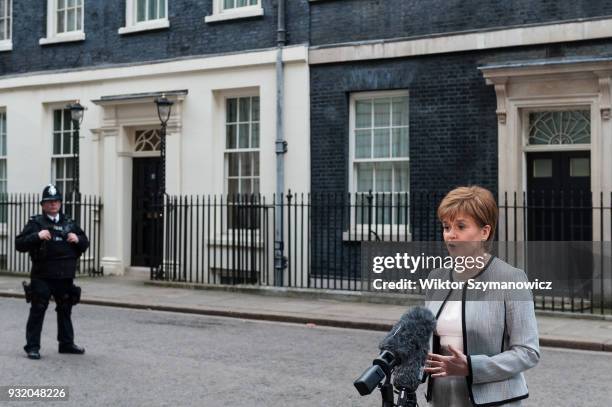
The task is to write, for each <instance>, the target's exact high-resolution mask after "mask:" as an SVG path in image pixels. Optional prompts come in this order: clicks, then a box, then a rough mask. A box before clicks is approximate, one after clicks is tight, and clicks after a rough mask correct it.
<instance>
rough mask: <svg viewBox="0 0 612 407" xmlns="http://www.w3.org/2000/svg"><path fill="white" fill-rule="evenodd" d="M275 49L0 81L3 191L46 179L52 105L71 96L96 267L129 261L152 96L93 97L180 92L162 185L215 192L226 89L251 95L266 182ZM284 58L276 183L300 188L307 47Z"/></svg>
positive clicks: (119, 269)
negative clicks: (79, 111) (134, 193)
mask: <svg viewBox="0 0 612 407" xmlns="http://www.w3.org/2000/svg"><path fill="white" fill-rule="evenodd" d="M275 59H276V51H275V50H265V51H259V52H251V53H245V54H239V55H236V54H232V55H226V56H215V57H208V58H199V59H189V60H182V61H173V62H166V63H157V64H147V65H140V66H126V67H116V68H105V69H95V70H89V71H73V72H57V73H46V74H39V75H29V76H15V77H8V78H7V77H5V78H2V79H0V109H3V110H5V111H6V113H7V135H8V141H7V149H8V162H7V166H8V192H38V191H40V190H42V187H43V186H44V185H45V184H46V183H48V182H49V181H50V179H51V152H52V129H53V117H52V111H53V109H55V108H61V107H63V106H65V105H66V104H68V103H71V102H73V101H75V100H80V103H81V104H82V105H84V106H85V107H86V108H87V110H86V112H85V116H84V120H83V123H82V126H81V142H80V147H81V154H80V157H81V158H80V176H81V192H82V193H83V194H95V195H101V196H102V197H103V203H104V217H103V222H104V224H103V229H102V230H103V231H104V238H103V243H102V258H103V265H104V266H105V273H107V274H108V273H111V274H112V273H118V274H120V273H123V272H124V270H125V269H126V267H129V266H130V264H129V261H130V239H129V237H130V233H131V226H130V222H131V206H132V201H131V188H132V157H133V145H132V144H133V142H132V140H130V138H129V136H130V135H131V133H130V131H132V130H133V129H134V128H135V127H143V126H144V127H146V126H152V127H156V126H159V120H158V118H157V113H156V108H155V104H154V103H153V100H152V98H149V99H146V98H145V99H141V100H132V101H130V102H129V103H128V102H97V103H94V102H93V101H99V100H100V99H101V98H103V97H108V96H116V95H128V94H139V93H148V92H159V91H171V90H182V89H185V90H187V91H188V94H187V95H185V96H184V97H181V98H179V99H182V100H177V101H176V103H175V107H174V108H173V115H172V118H171V120H170V122H169V127H168V138H167V161H166V162H167V169H166V171H167V192H168V193H169V194H222V193H225V185H224V177H225V175H224V155H223V151H224V143H225V132H224V117H225V116H224V109H225V106H224V103H223V97H224V96H226V95H240V94H243V93H244V92H251V93H252V92H254V93H256V94H259V96H260V182H261V187H260V189H261V192H262V193H265V194H270V195H271V194H272V193H273V192H274V190H275V153H274V149H275V147H274V139H275V136H276V76H275V65H274V62H275ZM283 59H284V61H285V116H284V122H285V137H286V140H287V141H288V144H289V147H288V148H289V151H288V153H287V154H286V158H285V163H286V164H285V166H286V175H285V185H286V189H288V188H291V189H292V190H293V191H299V192H308V191H309V188H310V140H309V139H310V137H309V134H310V115H309V73H308V63H307V48H306V47H305V46H298V47H290V48H287V49H286V50H285V51H284V58H283Z"/></svg>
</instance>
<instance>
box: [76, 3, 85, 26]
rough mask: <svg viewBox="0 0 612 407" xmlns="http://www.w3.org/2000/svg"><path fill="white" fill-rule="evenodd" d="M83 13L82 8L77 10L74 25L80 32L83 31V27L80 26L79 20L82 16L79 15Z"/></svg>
mask: <svg viewBox="0 0 612 407" xmlns="http://www.w3.org/2000/svg"><path fill="white" fill-rule="evenodd" d="M82 13H83V9H82V8H80V7H79V8H78V9H77V16H76V25H77V30H81V29H83V27H82V26H81V20H82V16H81V14H82Z"/></svg>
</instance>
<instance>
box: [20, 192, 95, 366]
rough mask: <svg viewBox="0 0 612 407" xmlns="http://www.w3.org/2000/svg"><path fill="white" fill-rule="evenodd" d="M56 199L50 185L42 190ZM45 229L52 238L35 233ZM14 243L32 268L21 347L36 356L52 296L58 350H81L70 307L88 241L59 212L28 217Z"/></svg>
mask: <svg viewBox="0 0 612 407" xmlns="http://www.w3.org/2000/svg"><path fill="white" fill-rule="evenodd" d="M49 200H59V201H61V194H60V193H59V192H58V191H57V189H55V187H53V186H47V187H46V188H45V189H44V191H43V200H42V201H41V204H42V202H44V201H49ZM44 229H46V230H48V231H49V232H50V234H51V240H41V239H40V238H39V237H38V232H40V231H41V230H44ZM68 233H74V234H75V235H77V237H78V239H79V241H78V243H69V242H68V241H67V237H68ZM15 246H16V248H17V250H18V251H20V252H29V253H30V259H31V261H32V269H31V302H32V306H31V308H30V316H29V318H28V323H27V326H26V342H27V343H26V346H24V350H25V351H26V352H27V353H28V356H29V357H31V352H32V351H33V352H34V353H35V354H34V355H33V356H34V357H33V358H38V357H40V355H38V351H39V349H40V335H41V331H42V326H43V320H44V318H45V311H46V310H47V307H48V305H49V299H50V298H51V296H53V298H54V299H55V303H56V308H55V310H56V312H57V326H58V330H57V340H58V341H59V351H60V352H62V351H64V352H67V353H83V352H82V351H83V350H82V349H80V348H78V347H76V346H75V345H74V330H73V328H72V320H71V318H70V316H71V312H72V306H73V305H74V304H75V303H76V302H78V297H80V289H79V288H78V287H75V286H74V284H73V279H74V277H75V273H76V266H77V261H78V259H79V257H80V256H81V254H82V253H83V252H84V251H85V250H87V248H88V247H89V240H88V239H87V236H86V235H85V233H84V232H83V231H82V230H81V228H79V226H78V225H77V224H76V222H75V221H73V220H72V219H70V218H69V217H67V216H65V215H64V214H63V213H61V212H60V213H59V219H58V221H57V222H54V221H53V220H51V218H49V217H48V216H47V215H46V214H42V215H35V216H32V217H31V218H30V220H29V221H28V223H27V224H26V226H25V227H24V229H23V230H22V232H21V233H20V234H19V235H18V236H17V237H16V239H15Z"/></svg>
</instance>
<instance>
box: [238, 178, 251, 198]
mask: <svg viewBox="0 0 612 407" xmlns="http://www.w3.org/2000/svg"><path fill="white" fill-rule="evenodd" d="M240 193H241V194H250V193H251V179H250V178H246V179H242V180H240ZM245 198H246V197H245Z"/></svg>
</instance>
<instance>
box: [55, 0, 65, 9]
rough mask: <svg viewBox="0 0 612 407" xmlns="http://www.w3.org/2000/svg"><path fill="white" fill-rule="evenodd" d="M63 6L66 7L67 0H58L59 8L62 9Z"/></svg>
mask: <svg viewBox="0 0 612 407" xmlns="http://www.w3.org/2000/svg"><path fill="white" fill-rule="evenodd" d="M63 8H66V1H65V0H57V9H58V10H61V9H63Z"/></svg>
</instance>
